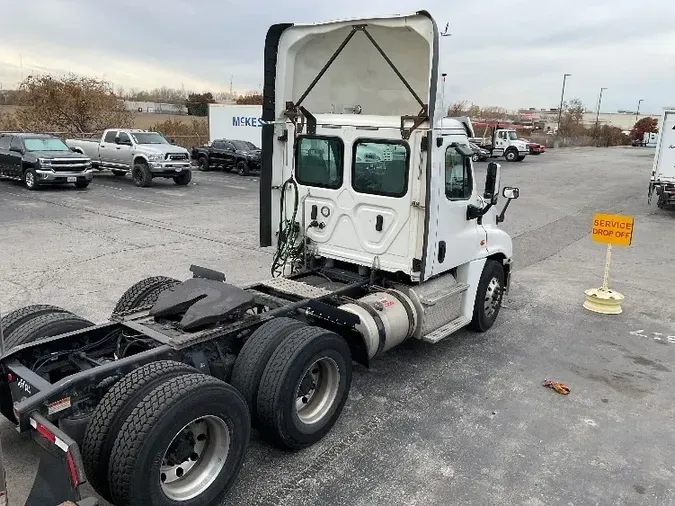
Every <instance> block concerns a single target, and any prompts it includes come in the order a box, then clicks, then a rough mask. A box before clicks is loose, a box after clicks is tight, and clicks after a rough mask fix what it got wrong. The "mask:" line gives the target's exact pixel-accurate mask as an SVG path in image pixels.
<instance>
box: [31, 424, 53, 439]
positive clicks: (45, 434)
mask: <svg viewBox="0 0 675 506" xmlns="http://www.w3.org/2000/svg"><path fill="white" fill-rule="evenodd" d="M35 430H36V431H37V432H38V434H40V435H41V436H42V437H43V438H45V439H46V440H47V441H50V442H52V443H55V442H56V436H55V435H54V434H52V433H51V432H49V430H48V429H47V427H45V426H44V425H42V424H39V423H38V424H36V427H35Z"/></svg>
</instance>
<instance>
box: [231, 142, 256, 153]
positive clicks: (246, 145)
mask: <svg viewBox="0 0 675 506" xmlns="http://www.w3.org/2000/svg"><path fill="white" fill-rule="evenodd" d="M230 143H232V145H233V146H234V148H235V149H237V150H239V151H251V150H252V149H258V148H256V147H255V146H254V145H253V144H251V143H250V142H246V141H230Z"/></svg>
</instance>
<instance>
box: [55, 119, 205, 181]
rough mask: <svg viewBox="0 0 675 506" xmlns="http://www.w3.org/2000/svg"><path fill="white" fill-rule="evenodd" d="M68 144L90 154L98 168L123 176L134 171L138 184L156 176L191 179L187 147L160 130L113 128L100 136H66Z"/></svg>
mask: <svg viewBox="0 0 675 506" xmlns="http://www.w3.org/2000/svg"><path fill="white" fill-rule="evenodd" d="M66 145H67V146H68V147H69V148H70V149H72V150H73V151H75V152H79V153H82V154H83V155H86V156H88V157H89V158H91V163H92V167H93V168H95V169H99V170H104V169H110V170H111V171H112V173H113V174H114V175H115V176H120V177H123V176H124V175H125V174H127V173H131V177H132V179H133V180H134V183H136V186H150V185H151V184H152V179H153V178H155V177H163V178H171V179H173V180H174V182H175V183H176V184H177V185H186V184H188V183H189V182H190V181H191V180H192V171H191V169H190V154H189V152H188V151H187V149H185V148H181V147H180V146H174V145H173V144H171V143H169V142H168V141H167V140H166V139H165V138H164V137H163V136H162V135H161V134H159V133H157V132H150V131H148V130H139V129H124V128H111V129H108V130H106V131H105V132H103V135H102V136H101V139H100V140H97V139H66Z"/></svg>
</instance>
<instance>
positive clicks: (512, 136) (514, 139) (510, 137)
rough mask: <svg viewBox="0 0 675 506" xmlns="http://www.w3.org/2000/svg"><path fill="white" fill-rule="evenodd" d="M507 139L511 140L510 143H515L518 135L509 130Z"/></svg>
mask: <svg viewBox="0 0 675 506" xmlns="http://www.w3.org/2000/svg"><path fill="white" fill-rule="evenodd" d="M509 139H511V140H512V141H517V140H518V134H516V132H514V131H513V130H511V131H510V132H509Z"/></svg>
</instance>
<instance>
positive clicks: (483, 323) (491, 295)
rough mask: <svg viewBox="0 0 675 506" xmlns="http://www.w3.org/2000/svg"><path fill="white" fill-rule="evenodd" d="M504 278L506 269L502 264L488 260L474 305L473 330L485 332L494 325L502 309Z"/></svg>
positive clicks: (471, 325)
mask: <svg viewBox="0 0 675 506" xmlns="http://www.w3.org/2000/svg"><path fill="white" fill-rule="evenodd" d="M504 277H505V276H504V267H503V266H502V264H501V263H500V262H497V261H496V260H488V261H487V262H486V263H485V266H484V267H483V272H482V274H481V276H480V281H479V282H478V289H477V290H476V300H475V302H474V305H473V319H472V320H471V324H470V327H471V328H472V329H474V330H476V331H478V332H485V331H487V330H488V329H490V327H492V325H493V324H494V322H495V320H496V319H497V315H498V314H499V310H500V309H501V307H502V298H503V294H504Z"/></svg>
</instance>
